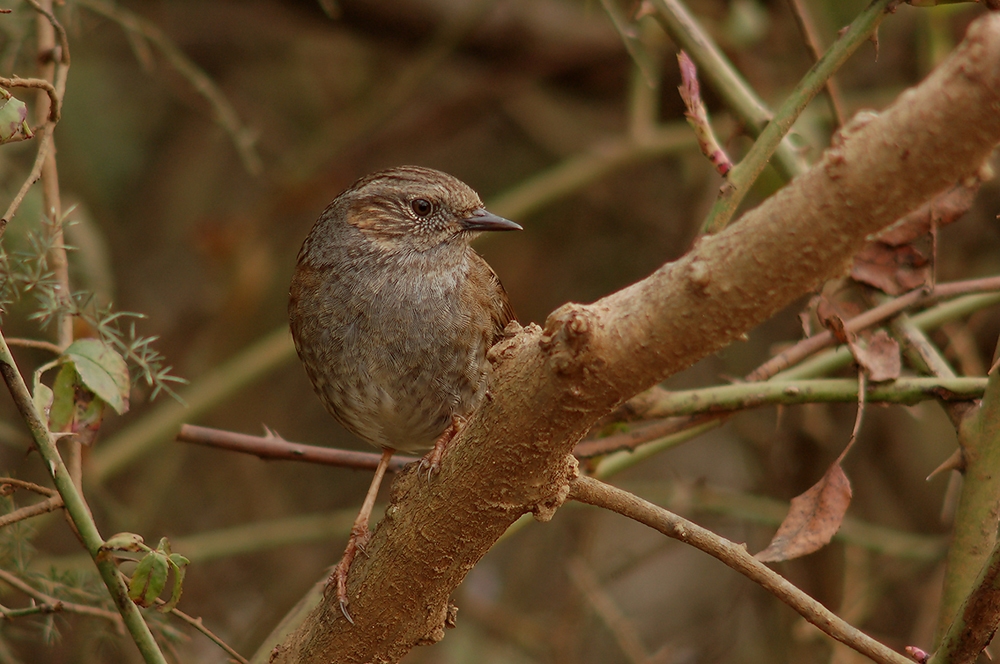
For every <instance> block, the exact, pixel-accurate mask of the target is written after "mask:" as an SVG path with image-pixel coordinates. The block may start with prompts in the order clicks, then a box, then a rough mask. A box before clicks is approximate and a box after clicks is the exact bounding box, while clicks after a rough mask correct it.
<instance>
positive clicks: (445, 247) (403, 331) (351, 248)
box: [288, 166, 521, 622]
mask: <svg viewBox="0 0 1000 664" xmlns="http://www.w3.org/2000/svg"><path fill="white" fill-rule="evenodd" d="M520 228H521V227H520V226H518V225H517V224H515V223H514V222H512V221H508V220H507V219H504V218H502V217H498V216H496V215H495V214H491V213H490V212H487V211H486V210H485V209H484V208H483V203H482V201H481V200H480V199H479V196H478V195H477V194H476V192H474V191H473V190H472V189H471V188H470V187H469V186H468V185H466V184H464V183H463V182H461V181H459V180H458V179H456V178H454V177H452V176H450V175H447V174H445V173H442V172H440V171H435V170H432V169H429V168H421V167H417V166H402V167H399V168H394V169H390V170H387V171H381V172H379V173H374V174H372V175H369V176H367V177H364V178H362V179H360V180H358V181H357V182H355V183H354V184H353V185H352V186H351V187H350V188H349V189H347V190H346V191H344V192H343V193H342V194H340V195H339V196H337V198H335V199H334V201H333V202H332V203H330V205H329V206H328V207H327V208H326V210H325V211H324V212H323V214H322V215H321V216H320V218H319V220H318V221H317V222H316V225H315V226H313V229H312V231H311V232H310V233H309V236H308V237H307V238H306V240H305V242H304V243H303V244H302V249H301V250H300V251H299V257H298V265H297V266H296V268H295V274H294V276H293V277H292V286H291V293H290V299H289V303H288V316H289V320H290V323H291V329H292V338H293V339H294V341H295V348H296V349H297V350H298V353H299V357H300V358H301V359H302V362H303V364H304V365H305V368H306V373H307V374H308V375H309V379H310V380H311V381H312V384H313V387H314V388H315V390H316V392H317V394H318V395H319V397H320V399H321V400H322V401H323V404H324V405H325V406H326V408H327V410H329V411H330V413H331V414H332V415H333V416H334V418H336V420H337V421H338V422H340V423H341V424H342V425H344V426H345V427H346V428H347V429H348V430H349V431H351V432H352V433H354V434H355V435H356V436H358V437H359V438H361V439H363V440H365V441H367V442H368V443H371V444H372V445H376V446H378V447H381V448H382V449H383V452H382V459H381V461H380V463H379V467H378V469H377V470H376V471H375V478H374V479H373V481H372V485H371V487H370V488H369V490H368V494H367V495H366V497H365V501H364V503H363V505H362V508H361V512H360V513H359V514H358V517H357V519H356V520H355V522H354V527H353V528H352V529H351V536H350V538H349V539H348V543H347V548H346V550H345V551H344V556H343V558H342V559H341V561H340V563H339V564H338V565H337V567H336V569H335V570H334V573H333V577H334V579H331V580H335V581H336V585H337V597H338V599H339V601H340V606H341V609H342V611H343V613H344V616H345V617H346V618H347V619H348V620H351V616H350V614H349V613H348V612H347V572H348V571H349V570H350V566H351V562H352V561H353V559H354V556H355V554H356V553H357V550H358V549H359V548H362V549H363V547H364V544H365V541H366V540H367V538H368V536H369V533H368V518H369V516H370V514H371V509H372V506H373V505H374V502H375V496H376V494H377V493H378V487H379V484H380V483H381V480H382V476H383V475H384V473H385V469H386V466H387V465H388V462H389V459H390V457H391V456H392V454H393V451H395V450H405V451H415V450H425V449H430V450H431V451H430V452H429V453H428V454H427V456H425V457H424V459H422V460H421V467H422V468H426V469H427V471H428V475H430V474H431V473H433V472H434V471H436V470H437V467H438V464H439V462H440V460H441V457H442V455H443V453H444V449H445V446H446V445H447V444H448V442H449V441H450V440H451V439H452V438H453V437H454V436H455V434H456V433H457V432H458V430H459V428H460V427H461V425H462V424H463V422H464V421H465V418H467V417H468V416H469V415H470V414H471V413H472V412H473V411H474V410H475V409H476V407H477V406H478V405H479V404H480V402H481V401H482V400H483V397H484V396H485V394H486V389H487V380H488V373H489V363H488V362H487V361H486V351H487V350H489V348H490V346H492V345H493V343H494V342H496V341H497V340H498V338H499V337H500V335H501V333H502V331H503V329H504V327H505V326H506V325H507V323H508V322H510V321H511V320H512V319H513V318H514V314H513V311H512V310H511V307H510V303H509V302H508V300H507V294H506V292H504V289H503V286H501V285H500V280H499V279H497V276H496V274H494V273H493V270H492V269H491V268H490V266H489V265H488V264H487V263H486V261H485V260H483V258H482V257H481V256H480V255H479V254H477V253H476V252H475V251H473V250H472V249H471V248H470V247H469V242H470V241H471V240H472V239H473V238H474V237H476V235H478V234H479V232H480V231H507V230H520ZM352 622H353V621H352Z"/></svg>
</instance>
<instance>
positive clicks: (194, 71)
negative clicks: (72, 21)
mask: <svg viewBox="0 0 1000 664" xmlns="http://www.w3.org/2000/svg"><path fill="white" fill-rule="evenodd" d="M77 4H79V5H80V6H82V7H86V8H87V9H89V10H90V11H92V12H94V13H97V14H100V15H102V16H104V17H106V18H108V19H111V20H112V21H114V22H115V23H117V24H118V25H120V26H121V27H122V28H123V29H124V30H126V31H128V32H132V33H135V34H137V35H139V36H141V37H142V38H143V39H147V40H149V41H150V42H151V43H152V44H153V45H155V46H156V48H157V49H159V51H160V53H162V54H163V57H165V58H166V59H167V62H169V63H170V65H171V66H172V67H173V68H174V69H175V70H176V71H177V73H179V74H180V75H181V76H183V77H184V78H186V79H187V80H188V82H189V83H190V84H191V85H192V87H194V89H195V91H196V92H197V93H198V94H199V95H201V96H202V98H203V99H205V101H207V102H208V103H209V105H210V106H211V107H212V110H213V111H214V112H215V119H216V122H218V123H219V126H220V127H222V128H223V130H225V132H226V133H227V134H229V137H230V139H232V141H233V144H234V145H235V146H236V151H237V152H238V153H239V155H240V159H241V160H242V161H243V167H244V168H246V169H247V172H248V173H250V174H251V175H259V174H260V172H261V171H262V170H263V169H264V166H263V163H262V162H261V159H260V156H259V155H258V154H257V152H256V149H255V147H254V143H256V142H257V136H256V132H254V131H253V130H251V129H250V128H249V127H247V126H245V125H244V124H243V122H242V121H241V120H240V116H239V114H238V113H237V112H236V109H235V108H234V107H233V105H232V104H231V103H230V102H229V100H228V99H226V95H225V94H223V92H222V90H220V89H219V86H218V85H216V84H215V82H214V81H213V80H212V79H211V77H210V76H209V75H208V74H206V73H205V72H204V70H202V69H201V67H199V66H198V65H196V64H195V63H194V61H192V60H191V59H190V58H188V56H187V55H185V54H184V52H183V51H181V49H179V48H178V47H177V45H176V44H175V43H174V42H173V40H171V39H170V38H169V37H168V36H167V35H166V33H165V32H163V30H161V29H160V28H159V26H157V25H156V24H155V23H153V22H152V21H148V20H146V19H144V18H142V17H141V16H139V15H138V14H136V13H134V12H132V11H129V10H128V9H125V8H124V7H121V6H119V5H113V4H111V3H108V2H103V1H102V0H80V1H79V2H78V3H77Z"/></svg>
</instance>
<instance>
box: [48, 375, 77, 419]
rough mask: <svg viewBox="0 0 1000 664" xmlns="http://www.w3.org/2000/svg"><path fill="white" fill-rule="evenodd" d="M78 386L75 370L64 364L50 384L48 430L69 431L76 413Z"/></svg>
mask: <svg viewBox="0 0 1000 664" xmlns="http://www.w3.org/2000/svg"><path fill="white" fill-rule="evenodd" d="M78 384H79V378H78V377H77V373H76V369H74V368H73V365H72V364H64V365H62V368H60V369H59V373H58V374H56V379H55V381H53V383H52V407H51V409H50V410H49V429H50V430H52V431H69V429H70V425H71V424H72V423H73V419H74V417H73V415H74V412H75V411H76V386H77V385H78Z"/></svg>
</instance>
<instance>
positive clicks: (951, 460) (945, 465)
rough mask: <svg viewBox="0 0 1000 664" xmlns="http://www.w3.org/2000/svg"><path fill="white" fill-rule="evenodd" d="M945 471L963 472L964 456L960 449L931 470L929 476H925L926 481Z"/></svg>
mask: <svg viewBox="0 0 1000 664" xmlns="http://www.w3.org/2000/svg"><path fill="white" fill-rule="evenodd" d="M947 470H957V471H958V472H960V473H962V472H965V455H964V454H963V453H962V448H961V447H959V448H958V449H957V450H955V451H954V452H952V454H951V456H950V457H948V458H947V459H945V460H944V461H942V462H941V465H940V466H938V467H937V468H935V469H934V470H932V471H931V474H930V475H928V476H927V481H930V480H931V479H933V478H934V477H935V476H937V475H940V474H941V473H943V472H945V471H947Z"/></svg>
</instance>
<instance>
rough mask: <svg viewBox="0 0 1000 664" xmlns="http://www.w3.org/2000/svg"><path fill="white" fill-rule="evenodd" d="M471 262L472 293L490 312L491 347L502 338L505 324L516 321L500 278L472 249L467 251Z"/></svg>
mask: <svg viewBox="0 0 1000 664" xmlns="http://www.w3.org/2000/svg"><path fill="white" fill-rule="evenodd" d="M469 253H470V254H471V260H470V261H469V264H470V270H469V281H470V282H472V283H473V284H475V286H476V287H475V288H474V289H473V291H474V292H476V293H479V294H481V297H482V298H483V304H484V305H485V306H486V308H487V309H488V310H489V312H490V319H491V320H492V321H493V335H492V337H491V338H490V340H489V345H490V346H492V345H493V344H495V343H496V342H497V341H499V340H500V339H501V338H502V337H503V329H504V328H505V327H507V323H509V322H511V321H512V320H516V319H517V316H515V315H514V308H513V307H512V306H510V299H509V298H508V297H507V291H505V290H504V289H503V284H501V283H500V278H499V277H497V275H496V272H494V271H493V268H491V267H490V264H489V263H487V262H486V260H485V259H484V258H483V257H482V256H480V255H479V254H477V253H476V252H475V251H473V250H472V249H470V250H469Z"/></svg>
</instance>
